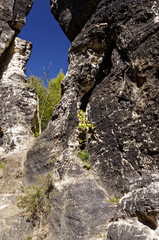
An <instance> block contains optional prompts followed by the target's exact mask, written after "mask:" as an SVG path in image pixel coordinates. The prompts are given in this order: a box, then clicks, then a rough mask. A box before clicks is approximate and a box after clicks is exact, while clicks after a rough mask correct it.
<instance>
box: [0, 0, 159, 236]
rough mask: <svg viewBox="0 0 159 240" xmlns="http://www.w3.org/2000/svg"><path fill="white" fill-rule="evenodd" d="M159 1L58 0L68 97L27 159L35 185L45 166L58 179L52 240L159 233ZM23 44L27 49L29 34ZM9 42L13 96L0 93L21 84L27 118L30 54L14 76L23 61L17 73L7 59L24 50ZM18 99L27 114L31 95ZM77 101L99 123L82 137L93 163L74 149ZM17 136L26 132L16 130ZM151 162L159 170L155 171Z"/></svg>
mask: <svg viewBox="0 0 159 240" xmlns="http://www.w3.org/2000/svg"><path fill="white" fill-rule="evenodd" d="M19 7H20V5H19ZM158 7H159V2H158V1H154V0H149V1H147V0H143V1H141V0H115V1H110V0H100V1H97V0H96V1H95V0H94V1H93V0H91V1H82V0H81V1H80V0H79V1H77V0H72V1H70V0H66V1H60V0H56V1H54V0H51V10H52V12H53V13H54V15H55V17H56V19H57V20H58V21H59V23H60V25H61V27H62V29H63V30H64V32H65V33H66V35H67V36H68V38H69V39H70V40H71V41H73V42H72V45H71V47H70V50H69V69H68V72H67V74H66V76H65V79H64V81H63V82H62V95H63V96H62V99H61V101H60V103H59V104H58V105H57V106H56V107H55V110H54V113H53V116H52V119H51V121H50V123H49V125H48V127H47V129H46V130H45V131H44V132H43V133H42V134H41V136H40V137H39V138H38V139H37V141H36V142H35V144H34V145H33V146H32V147H31V149H30V150H29V151H28V153H27V160H26V162H25V177H26V179H25V183H26V184H38V183H39V181H41V180H39V179H43V180H44V179H45V177H46V176H47V174H48V173H50V174H51V176H52V177H53V180H54V190H53V191H52V192H51V193H50V194H49V201H50V208H49V210H50V212H49V220H48V225H47V227H49V234H48V235H47V237H46V239H47V240H54V239H55V240H70V239H73V240H78V239H82V240H105V239H109V240H117V239H120V240H128V239H132V240H137V239H141V240H142V239H147V240H148V239H149V240H156V239H158V237H159V236H158V235H159V232H158V225H157V224H158V210H159V207H158V192H159V191H158V167H159V165H158V159H159V125H158V117H159V112H158V111H159V81H158V78H159V68H158V62H159V47H158V43H159V41H158V40H159V11H158ZM18 9H20V8H18ZM19 11H21V10H19ZM17 16H18V15H17ZM13 30H14V29H13ZM10 35H11V33H10ZM8 38H9V39H11V37H8ZM16 41H18V40H16ZM6 42H7V40H6ZM21 44H22V42H21ZM23 44H24V42H23ZM23 44H22V45H23ZM24 45H25V46H26V48H25V49H26V52H25V54H24V55H25V56H26V54H29V52H28V49H29V43H25V44H24ZM5 46H6V45H5ZM12 46H14V45H12ZM19 46H21V45H19ZM18 48H19V47H18ZM20 48H21V47H20ZM22 49H23V47H22ZM12 50H13V47H12V48H10V52H9V51H8V50H7V52H8V53H9V54H10V53H11V52H12V54H11V55H10V56H12V57H10V58H6V59H5V61H4V63H7V64H6V65H7V71H6V72H4V70H3V71H2V73H1V75H2V83H3V88H4V87H5V82H6V81H5V79H6V77H7V79H9V80H10V83H9V84H10V85H11V86H12V87H10V88H9V90H8V91H11V92H9V94H7V96H6V94H5V91H6V90H5V91H2V94H4V96H5V98H6V99H9V98H12V97H13V95H14V93H15V96H17V94H18V93H19V92H20V93H19V95H18V97H19V96H22V95H23V96H24V95H25V96H26V99H32V100H30V101H31V102H30V105H29V106H28V107H25V110H26V109H28V110H29V111H31V114H30V115H28V111H26V112H25V114H24V116H25V117H24V118H23V119H25V123H26V126H27V127H28V124H29V122H30V120H31V118H32V117H33V115H32V113H33V111H32V110H33V107H34V106H33V105H34V100H35V98H34V97H35V96H34V93H33V92H31V93H30V94H28V92H30V90H26V87H27V85H26V84H25V83H22V82H17V83H16V89H19V88H18V87H17V86H25V88H22V90H18V91H17V90H16V91H14V87H13V86H15V85H14V84H13V80H15V78H16V79H20V78H21V80H22V81H24V82H25V77H24V74H23V70H24V62H25V59H24V58H25V57H24V56H23V54H22V55H21V57H20V58H21V64H22V65H21V69H23V70H22V71H20V72H19V75H20V76H21V77H20V76H18V77H16V76H15V74H14V73H15V71H16V68H17V65H16V64H15V66H14V69H13V72H12V69H10V67H8V66H9V62H10V63H11V65H13V64H12V61H13V60H15V59H16V54H18V53H19V50H18V53H15V55H14V51H12ZM20 52H21V51H20ZM22 52H23V51H22ZM7 59H10V60H9V61H8V62H7ZM23 60H24V62H23ZM13 62H14V61H13ZM4 65H5V64H4ZM8 76H9V77H8ZM16 81H17V80H16ZM3 88H2V89H3ZM28 88H29V87H27V89H28ZM20 89H21V88H20ZM30 96H31V98H30ZM18 97H17V99H18ZM20 99H21V97H20ZM26 99H25V100H24V103H25V102H26ZM9 101H10V99H9ZM22 102H23V100H22ZM17 103H19V99H18V100H17V102H16V101H15V105H14V106H17V105H18V109H20V114H21V116H23V114H22V113H23V107H24V106H25V104H24V105H23V104H22V105H19V104H17ZM6 104H7V101H6ZM11 107H12V105H11ZM11 109H12V108H11ZM79 109H82V110H84V111H85V112H86V116H87V118H88V119H89V121H90V122H91V123H92V124H93V126H95V130H94V133H93V134H92V135H91V134H90V135H89V136H86V138H85V144H84V146H83V149H84V150H85V151H86V150H88V152H89V164H90V166H91V168H90V170H89V171H88V170H86V169H84V168H83V164H84V163H83V162H82V160H81V159H80V158H78V157H77V153H78V151H79V149H80V144H79V142H78V139H77V135H78V129H77V128H76V127H77V125H78V119H77V113H78V111H79ZM12 110H13V111H14V107H13V109H12ZM13 111H12V112H13ZM12 115H13V114H12ZM5 116H7V114H5ZM8 116H9V115H8ZM26 116H28V118H26ZM3 119H5V118H4V117H3ZM15 120H16V116H15ZM1 122H2V120H1ZM13 122H14V118H13V117H12V119H11V121H10V122H9V121H8V123H5V122H3V124H2V125H0V145H2V144H3V141H4V139H5V136H6V134H5V132H4V129H7V128H8V126H13V125H12V124H13ZM22 122H23V121H22ZM5 124H6V125H5ZM7 124H9V125H7ZM5 126H6V127H5ZM14 126H15V125H14ZM27 127H26V129H28V128H27ZM13 129H15V128H14V127H13ZM5 131H6V130H5ZM16 136H17V138H19V132H18V134H17V135H16ZM28 136H29V135H28ZM11 137H12V135H11ZM17 141H18V140H17ZM10 146H11V145H10ZM25 154H26V152H25ZM18 159H19V158H18ZM24 160H25V158H24V159H23V163H24ZM154 171H155V172H156V175H152V172H154ZM22 172H23V171H22ZM16 174H17V173H16ZM1 175H2V176H4V173H1ZM5 176H6V175H5ZM137 178H138V180H136V181H135V179H137ZM4 179H5V178H4V177H3V180H4ZM22 179H23V178H22ZM19 182H20V181H19ZM4 183H5V181H3V184H2V189H4ZM20 183H21V182H20ZM129 185H130V187H129ZM126 193H127V194H126ZM124 194H126V195H125V196H124V197H123V198H122V199H121V200H120V204H119V205H118V207H117V211H116V213H115V210H116V205H115V204H113V203H110V199H111V197H112V196H114V197H117V196H119V195H124ZM44 225H45V224H44ZM44 225H42V226H41V228H40V231H41V230H42V229H43V228H45V227H46V226H45V227H44ZM8 236H11V235H9V234H8ZM31 236H33V239H35V240H37V239H38V236H39V237H40V234H39V235H38V234H37V235H36V231H35V229H34V230H33V232H32V235H31ZM36 237H37V239H36Z"/></svg>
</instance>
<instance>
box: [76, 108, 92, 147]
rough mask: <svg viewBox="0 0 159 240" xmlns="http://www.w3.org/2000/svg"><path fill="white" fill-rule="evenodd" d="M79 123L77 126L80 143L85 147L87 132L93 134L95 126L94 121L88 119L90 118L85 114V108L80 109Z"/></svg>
mask: <svg viewBox="0 0 159 240" xmlns="http://www.w3.org/2000/svg"><path fill="white" fill-rule="evenodd" d="M77 117H78V120H79V123H78V126H77V129H78V137H77V139H78V141H79V144H80V147H81V148H82V149H84V146H85V142H86V136H87V134H90V135H92V134H93V132H94V129H95V127H94V126H93V124H92V123H90V122H89V121H88V119H87V118H86V116H85V112H84V111H83V110H79V112H78V114H77Z"/></svg>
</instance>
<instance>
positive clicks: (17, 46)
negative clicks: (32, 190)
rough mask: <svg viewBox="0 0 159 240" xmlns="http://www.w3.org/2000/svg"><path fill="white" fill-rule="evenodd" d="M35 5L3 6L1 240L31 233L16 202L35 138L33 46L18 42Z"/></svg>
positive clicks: (0, 58)
mask: <svg viewBox="0 0 159 240" xmlns="http://www.w3.org/2000/svg"><path fill="white" fill-rule="evenodd" d="M31 5H32V1H29V0H22V1H19V0H11V1H3V0H2V1H1V3H0V28H1V35H0V239H1V240H4V239H7V240H10V239H14V240H20V239H25V238H27V236H29V234H31V233H32V225H31V223H29V222H26V219H24V217H22V216H21V210H20V209H19V208H18V207H17V201H18V198H19V196H20V195H21V194H22V191H21V189H22V187H23V186H24V161H25V160H26V154H27V151H28V149H29V148H30V146H31V145H32V144H33V141H34V138H33V134H32V132H31V125H32V121H33V118H34V114H35V110H36V94H35V90H34V89H33V88H31V87H30V86H29V85H28V84H26V76H25V65H26V62H27V60H28V59H29V56H30V53H31V43H29V42H26V41H25V40H21V39H19V38H17V35H18V33H19V32H20V29H21V27H22V26H23V25H24V24H25V21H26V20H25V17H26V15H27V13H28V12H29V9H30V8H31Z"/></svg>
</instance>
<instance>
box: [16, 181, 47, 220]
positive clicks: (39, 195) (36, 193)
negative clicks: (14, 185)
mask: <svg viewBox="0 0 159 240" xmlns="http://www.w3.org/2000/svg"><path fill="white" fill-rule="evenodd" d="M44 197H45V195H44V191H43V189H42V188H39V187H38V186H33V187H28V188H27V189H26V190H25V195H24V196H21V197H20V201H19V202H18V207H20V208H24V209H25V211H26V212H27V213H29V215H30V216H31V217H33V218H34V217H35V216H37V215H38V213H40V212H41V210H42V208H43V201H44Z"/></svg>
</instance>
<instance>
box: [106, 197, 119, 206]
mask: <svg viewBox="0 0 159 240" xmlns="http://www.w3.org/2000/svg"><path fill="white" fill-rule="evenodd" d="M120 198H121V196H115V197H112V198H110V199H109V200H108V202H112V203H114V204H116V205H118V203H119V200H120Z"/></svg>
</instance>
